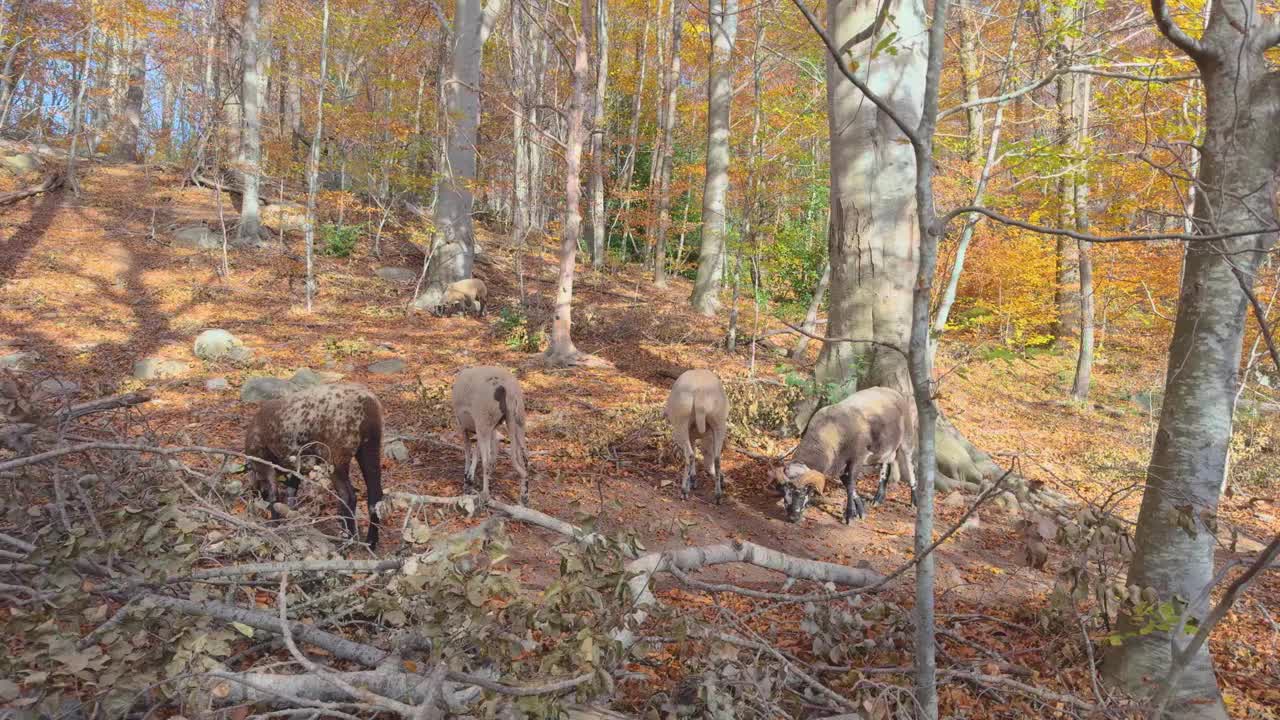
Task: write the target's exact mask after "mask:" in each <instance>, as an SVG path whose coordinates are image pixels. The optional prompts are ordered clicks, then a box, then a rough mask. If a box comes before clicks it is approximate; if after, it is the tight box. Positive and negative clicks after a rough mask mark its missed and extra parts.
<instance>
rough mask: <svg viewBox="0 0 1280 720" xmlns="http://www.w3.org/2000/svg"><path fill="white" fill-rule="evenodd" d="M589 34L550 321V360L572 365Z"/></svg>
mask: <svg viewBox="0 0 1280 720" xmlns="http://www.w3.org/2000/svg"><path fill="white" fill-rule="evenodd" d="M591 1H592V0H582V12H583V17H590V16H591ZM587 79H588V70H587V36H586V33H585V32H579V33H578V36H577V41H576V43H575V44H574V53H573V95H572V96H571V97H570V99H569V113H568V115H569V117H568V132H567V137H566V143H565V144H566V147H565V162H564V165H565V167H564V198H565V218H564V228H563V229H562V230H561V234H560V278H559V282H558V283H557V285H556V309H555V317H554V319H553V320H552V322H551V343H550V345H549V346H548V347H547V354H546V356H547V362H548V363H549V364H551V365H571V364H573V363H574V362H575V361H576V360H577V359H578V349H577V348H575V347H574V345H573V338H572V337H571V332H570V331H571V329H572V326H573V273H574V264H575V263H576V261H577V257H578V235H579V234H580V233H581V231H582V213H581V211H580V210H579V209H578V202H579V200H580V199H581V196H582V181H581V172H582V146H583V145H584V144H585V143H586V111H587Z"/></svg>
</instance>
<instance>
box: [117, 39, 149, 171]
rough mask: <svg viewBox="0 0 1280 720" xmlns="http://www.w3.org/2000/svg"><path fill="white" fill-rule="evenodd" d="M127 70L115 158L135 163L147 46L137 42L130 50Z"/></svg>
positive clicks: (145, 72) (144, 82) (140, 134)
mask: <svg viewBox="0 0 1280 720" xmlns="http://www.w3.org/2000/svg"><path fill="white" fill-rule="evenodd" d="M127 60H128V63H129V70H128V74H127V80H126V83H125V90H124V104H123V106H122V107H121V109H120V118H119V124H118V125H117V127H118V128H119V132H120V135H119V137H117V138H116V144H115V153H114V155H115V158H116V159H117V160H123V161H124V162H131V163H136V162H138V161H139V159H140V157H141V156H140V155H139V153H138V145H139V144H140V143H141V141H142V101H143V96H144V94H145V88H146V82H147V46H146V43H145V41H141V40H139V41H137V42H135V43H133V45H132V47H131V48H130V53H129V56H128V58H127Z"/></svg>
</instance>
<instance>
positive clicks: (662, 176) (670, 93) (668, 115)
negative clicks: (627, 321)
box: [653, 0, 689, 287]
mask: <svg viewBox="0 0 1280 720" xmlns="http://www.w3.org/2000/svg"><path fill="white" fill-rule="evenodd" d="M671 2H672V9H671V61H670V63H669V64H668V65H667V74H666V77H665V78H664V79H663V83H662V98H663V103H664V104H665V105H666V107H665V109H664V110H663V113H662V117H661V118H660V120H661V123H660V135H661V137H662V143H661V145H660V147H661V148H662V149H661V157H660V158H659V159H658V163H659V166H658V168H659V169H658V183H657V191H656V198H655V200H656V202H655V203H654V205H655V206H656V208H657V218H656V222H657V228H656V230H655V233H654V239H653V283H654V284H655V285H657V286H658V287H665V286H666V284H667V232H668V231H669V230H670V229H671V171H672V166H673V165H674V164H675V146H674V142H675V140H674V137H673V136H674V133H675V127H676V100H677V98H678V97H679V94H680V44H681V38H682V37H683V36H684V16H685V12H686V11H687V10H688V7H689V3H688V0H671Z"/></svg>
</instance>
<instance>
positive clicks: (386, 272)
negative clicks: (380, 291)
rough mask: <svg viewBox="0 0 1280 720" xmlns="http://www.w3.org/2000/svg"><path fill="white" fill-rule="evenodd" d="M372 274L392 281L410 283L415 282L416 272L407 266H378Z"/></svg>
mask: <svg viewBox="0 0 1280 720" xmlns="http://www.w3.org/2000/svg"><path fill="white" fill-rule="evenodd" d="M373 274H374V275H377V276H378V277H380V278H382V279H383V280H386V281H387V282H393V283H405V284H408V283H411V282H417V280H418V273H416V272H414V271H413V270H410V269H409V268H402V267H380V268H378V269H377V270H374V271H373Z"/></svg>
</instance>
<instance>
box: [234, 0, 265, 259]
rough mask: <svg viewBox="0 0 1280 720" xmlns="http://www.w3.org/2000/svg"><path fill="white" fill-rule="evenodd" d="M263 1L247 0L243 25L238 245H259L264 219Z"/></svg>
mask: <svg viewBox="0 0 1280 720" xmlns="http://www.w3.org/2000/svg"><path fill="white" fill-rule="evenodd" d="M261 15H262V0H245V5H244V22H243V23H241V25H240V45H241V49H242V50H244V55H243V56H242V58H241V59H242V62H243V64H244V77H243V80H242V81H241V85H240V102H241V104H242V105H243V106H244V131H243V135H242V136H241V143H240V175H241V185H242V187H243V188H244V194H243V195H242V196H241V199H240V225H239V230H238V231H237V232H236V244H237V245H239V246H241V247H251V246H254V245H257V244H258V242H259V240H258V232H259V230H260V228H261V220H260V219H259V216H258V179H259V178H260V177H261V168H260V167H259V166H260V163H261V161H262V123H261V120H260V118H259V112H258V111H259V101H260V100H261V97H260V96H259V94H258V84H259V83H260V82H262V78H261V77H259V76H258V71H259V69H260V67H259V64H258V26H259V22H260V20H261Z"/></svg>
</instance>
